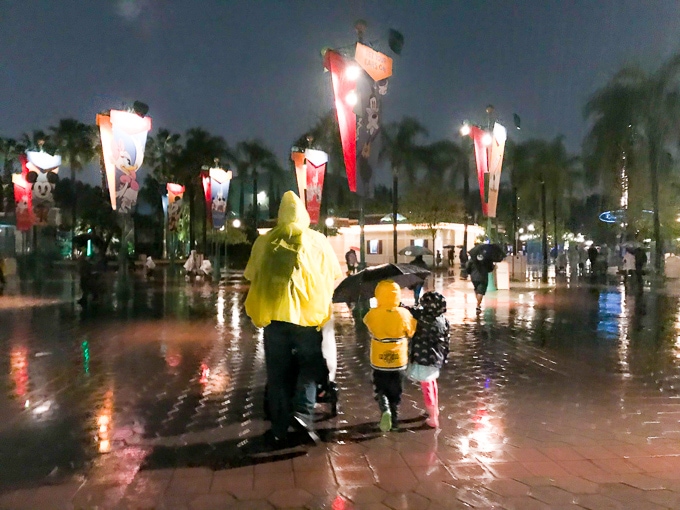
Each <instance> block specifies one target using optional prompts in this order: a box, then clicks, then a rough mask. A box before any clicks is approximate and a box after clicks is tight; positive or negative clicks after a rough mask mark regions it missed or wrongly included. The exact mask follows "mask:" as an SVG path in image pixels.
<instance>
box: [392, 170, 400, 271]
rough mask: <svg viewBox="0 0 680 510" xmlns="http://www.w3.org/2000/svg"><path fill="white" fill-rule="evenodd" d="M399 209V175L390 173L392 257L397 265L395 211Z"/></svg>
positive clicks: (394, 172)
mask: <svg viewBox="0 0 680 510" xmlns="http://www.w3.org/2000/svg"><path fill="white" fill-rule="evenodd" d="M398 208H399V175H398V174H397V172H396V171H393V172H392V255H393V257H394V263H395V264H396V263H397V255H398V254H399V253H398V250H397V209H398Z"/></svg>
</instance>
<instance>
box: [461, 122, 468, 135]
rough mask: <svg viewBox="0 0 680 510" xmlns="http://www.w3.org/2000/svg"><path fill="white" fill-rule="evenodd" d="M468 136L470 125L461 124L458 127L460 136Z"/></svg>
mask: <svg viewBox="0 0 680 510" xmlns="http://www.w3.org/2000/svg"><path fill="white" fill-rule="evenodd" d="M469 134H470V124H463V125H462V126H461V127H460V136H468V135H469Z"/></svg>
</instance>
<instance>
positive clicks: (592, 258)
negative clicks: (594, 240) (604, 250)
mask: <svg viewBox="0 0 680 510" xmlns="http://www.w3.org/2000/svg"><path fill="white" fill-rule="evenodd" d="M597 256H598V252H597V248H596V247H595V245H592V244H591V245H590V248H588V261H589V262H590V272H591V273H592V274H595V265H596V264H597Z"/></svg>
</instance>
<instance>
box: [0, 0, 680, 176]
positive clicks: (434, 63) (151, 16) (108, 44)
mask: <svg viewBox="0 0 680 510" xmlns="http://www.w3.org/2000/svg"><path fill="white" fill-rule="evenodd" d="M358 18H364V19H366V20H367V21H368V23H369V29H368V32H367V40H372V39H379V38H383V39H384V38H385V37H386V35H387V29H388V28H390V27H393V28H396V29H398V30H400V31H401V32H402V33H403V34H404V37H405V45H404V50H403V53H402V55H401V56H400V57H399V56H397V57H395V63H394V76H393V80H392V82H391V84H390V87H391V88H390V93H389V95H388V96H387V99H386V101H385V104H384V108H385V117H386V119H387V120H397V119H399V118H401V117H402V116H404V115H410V116H414V117H416V118H418V119H419V120H420V121H421V122H422V123H423V124H424V125H425V126H426V127H427V128H428V129H429V131H430V140H432V141H434V140H437V139H440V138H444V137H454V136H456V134H457V128H458V126H459V125H460V123H461V122H462V121H463V120H464V119H470V120H472V121H477V122H482V121H483V120H484V108H485V106H486V105H487V104H488V103H492V104H493V105H495V107H496V110H497V112H498V115H499V117H500V119H501V121H505V123H506V125H508V126H511V124H512V114H513V113H514V112H517V113H518V114H519V115H520V116H521V118H522V128H523V129H522V131H521V132H520V133H517V132H516V131H513V132H512V133H511V136H513V137H515V138H516V139H518V140H522V139H526V138H527V137H530V136H545V137H553V136H555V135H557V134H560V133H561V134H564V135H565V136H566V139H567V145H568V147H569V148H570V149H571V150H573V151H577V150H579V148H580V145H581V140H582V138H583V136H584V134H585V132H586V126H585V123H584V121H583V119H582V114H581V111H582V108H583V105H584V103H585V100H586V98H587V97H588V96H589V94H591V93H592V92H593V91H594V90H595V89H596V88H597V87H598V86H601V85H602V84H604V83H605V82H606V81H607V79H608V78H609V77H611V75H612V74H613V73H614V72H615V71H616V70H618V69H619V68H620V67H621V66H622V65H624V64H626V63H639V64H641V65H643V66H644V67H646V68H649V69H652V68H654V66H656V65H658V63H659V62H661V60H663V59H664V58H666V57H668V56H670V55H671V54H673V53H674V52H676V51H678V50H679V49H680V30H679V29H680V3H678V1H677V0H638V1H628V0H589V1H576V0H557V1H548V0H526V1H521V2H520V1H514V2H513V1H500V0H498V1H488V2H484V1H481V0H476V1H465V2H464V1H425V0H422V1H405V0H400V1H376V2H367V1H358V0H354V1H318V0H317V1H273V0H269V1H265V0H244V1H227V0H223V1H214V0H185V1H179V0H95V1H92V0H90V1H82V0H42V1H38V0H0V136H11V137H15V138H18V137H19V136H20V135H21V133H23V132H29V131H31V130H33V129H46V128H48V127H49V126H52V125H54V124H56V123H57V121H58V119H60V118H63V117H75V118H77V119H79V120H81V121H83V122H87V123H94V118H95V114H96V113H97V112H98V111H100V110H104V109H109V108H112V107H114V108H116V107H120V106H121V105H122V103H123V102H125V103H128V104H130V103H132V101H134V100H135V99H139V100H141V101H144V102H146V103H148V104H149V106H150V111H149V114H150V115H151V116H152V117H153V121H154V131H155V130H156V129H157V128H159V127H165V128H168V129H170V130H172V131H177V132H183V131H184V130H186V129H187V128H190V127H195V126H200V127H204V128H205V129H207V130H209V131H210V132H212V133H214V134H218V135H222V136H224V137H225V139H226V140H227V141H228V142H229V143H230V144H232V145H233V144H235V143H237V142H238V141H240V140H244V139H248V138H259V139H261V140H263V141H264V142H265V143H266V144H267V145H269V146H270V147H271V148H272V149H273V150H274V151H275V152H276V154H278V155H279V156H280V157H281V160H282V163H285V162H286V161H285V159H287V157H288V156H287V155H288V154H289V150H290V145H291V142H292V141H293V140H294V139H296V138H297V137H298V136H300V135H301V134H303V133H304V132H305V131H306V129H307V128H308V127H310V126H311V125H312V124H313V123H314V122H315V120H316V119H317V118H318V117H319V116H320V115H321V114H323V113H324V112H325V111H327V110H328V109H330V107H331V94H330V86H329V80H330V78H329V75H328V74H325V73H323V72H322V71H323V66H322V60H321V55H320V50H321V49H322V48H323V47H325V46H330V47H336V46H343V45H347V44H350V43H352V42H353V41H355V33H354V30H353V25H354V21H355V20H356V19H358ZM152 133H153V131H152ZM284 158H285V159H284Z"/></svg>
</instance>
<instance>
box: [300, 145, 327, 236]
mask: <svg viewBox="0 0 680 510" xmlns="http://www.w3.org/2000/svg"><path fill="white" fill-rule="evenodd" d="M305 158H306V159H307V212H308V213H309V219H310V221H311V222H312V223H319V215H320V213H321V198H322V197H321V195H322V193H323V180H324V176H325V174H326V163H328V154H326V153H325V152H324V151H317V150H313V149H307V150H306V151H305Z"/></svg>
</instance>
